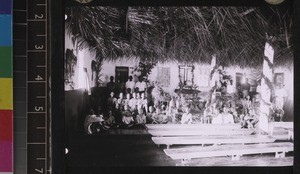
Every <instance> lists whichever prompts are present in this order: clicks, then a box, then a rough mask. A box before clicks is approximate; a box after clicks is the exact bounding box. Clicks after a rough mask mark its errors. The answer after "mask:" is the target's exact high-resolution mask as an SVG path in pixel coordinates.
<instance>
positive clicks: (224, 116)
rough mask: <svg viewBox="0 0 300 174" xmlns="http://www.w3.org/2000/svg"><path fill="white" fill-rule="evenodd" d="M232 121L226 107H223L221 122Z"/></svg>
mask: <svg viewBox="0 0 300 174" xmlns="http://www.w3.org/2000/svg"><path fill="white" fill-rule="evenodd" d="M230 123H234V119H233V115H232V114H230V113H229V109H228V108H226V107H225V108H224V109H223V124H230Z"/></svg>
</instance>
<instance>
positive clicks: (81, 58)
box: [65, 32, 95, 90]
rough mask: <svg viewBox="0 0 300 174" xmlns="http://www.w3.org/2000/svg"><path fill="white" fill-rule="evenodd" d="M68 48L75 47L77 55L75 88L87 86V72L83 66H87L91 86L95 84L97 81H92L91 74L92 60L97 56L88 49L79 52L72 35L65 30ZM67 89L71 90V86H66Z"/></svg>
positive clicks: (74, 50) (74, 51)
mask: <svg viewBox="0 0 300 174" xmlns="http://www.w3.org/2000/svg"><path fill="white" fill-rule="evenodd" d="M67 49H73V53H74V55H75V56H77V64H76V66H75V67H74V70H75V72H74V76H73V78H72V80H73V82H74V84H75V85H74V88H75V89H82V88H84V86H85V83H84V79H85V73H84V71H83V68H87V72H88V78H89V80H90V86H91V87H93V86H95V83H94V82H93V81H91V75H92V70H91V62H92V60H95V56H94V55H93V54H92V53H91V52H90V51H89V50H88V49H83V50H78V52H77V51H76V48H75V47H74V46H73V44H72V40H71V37H70V35H68V34H67V32H65V51H66V50H67ZM65 90H71V88H70V87H69V86H65Z"/></svg>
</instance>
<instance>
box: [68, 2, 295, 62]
mask: <svg viewBox="0 0 300 174" xmlns="http://www.w3.org/2000/svg"><path fill="white" fill-rule="evenodd" d="M66 13H67V14H68V16H69V17H68V19H67V20H66V30H67V32H68V33H69V34H71V35H73V37H75V38H76V41H77V42H78V46H79V47H80V48H88V49H89V50H90V51H91V52H94V53H96V55H97V57H98V58H99V59H107V60H115V59H118V58H119V57H122V56H135V57H140V58H141V60H145V61H153V62H156V61H157V60H159V61H169V60H175V61H179V62H190V63H193V62H203V63H210V61H211V56H212V55H213V54H216V56H217V57H218V64H221V65H223V66H227V65H239V66H241V67H257V66H261V65H262V62H263V49H264V44H265V42H266V41H267V37H266V35H269V36H273V43H274V47H275V50H276V52H275V59H274V64H275V65H280V64H281V65H282V64H287V65H291V64H292V63H293V57H292V47H293V46H292V42H291V34H290V33H291V27H292V21H291V18H292V16H291V12H290V11H288V10H282V9H276V8H267V9H266V8H256V7H253V8H243V7H125V8H114V7H101V6H99V7H91V6H85V7H82V6H81V7H70V8H67V9H66ZM266 33H267V34H266ZM274 38H275V39H274Z"/></svg>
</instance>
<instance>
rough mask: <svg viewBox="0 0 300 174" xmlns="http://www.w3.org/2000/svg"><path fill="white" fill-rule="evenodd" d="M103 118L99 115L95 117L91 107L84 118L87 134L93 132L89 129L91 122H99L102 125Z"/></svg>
mask: <svg viewBox="0 0 300 174" xmlns="http://www.w3.org/2000/svg"><path fill="white" fill-rule="evenodd" d="M102 122H103V118H102V117H101V116H99V117H97V116H96V115H95V112H94V110H93V109H91V110H90V114H89V115H88V116H86V118H85V120H84V130H85V133H87V134H89V135H90V134H93V131H92V129H91V126H92V124H93V123H99V125H102ZM99 131H100V130H99Z"/></svg>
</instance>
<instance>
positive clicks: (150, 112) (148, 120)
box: [146, 106, 155, 123]
mask: <svg viewBox="0 0 300 174" xmlns="http://www.w3.org/2000/svg"><path fill="white" fill-rule="evenodd" d="M148 111H149V112H148V113H147V116H146V122H147V123H152V122H153V119H152V117H153V115H154V114H155V113H154V108H153V106H149V109H148Z"/></svg>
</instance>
